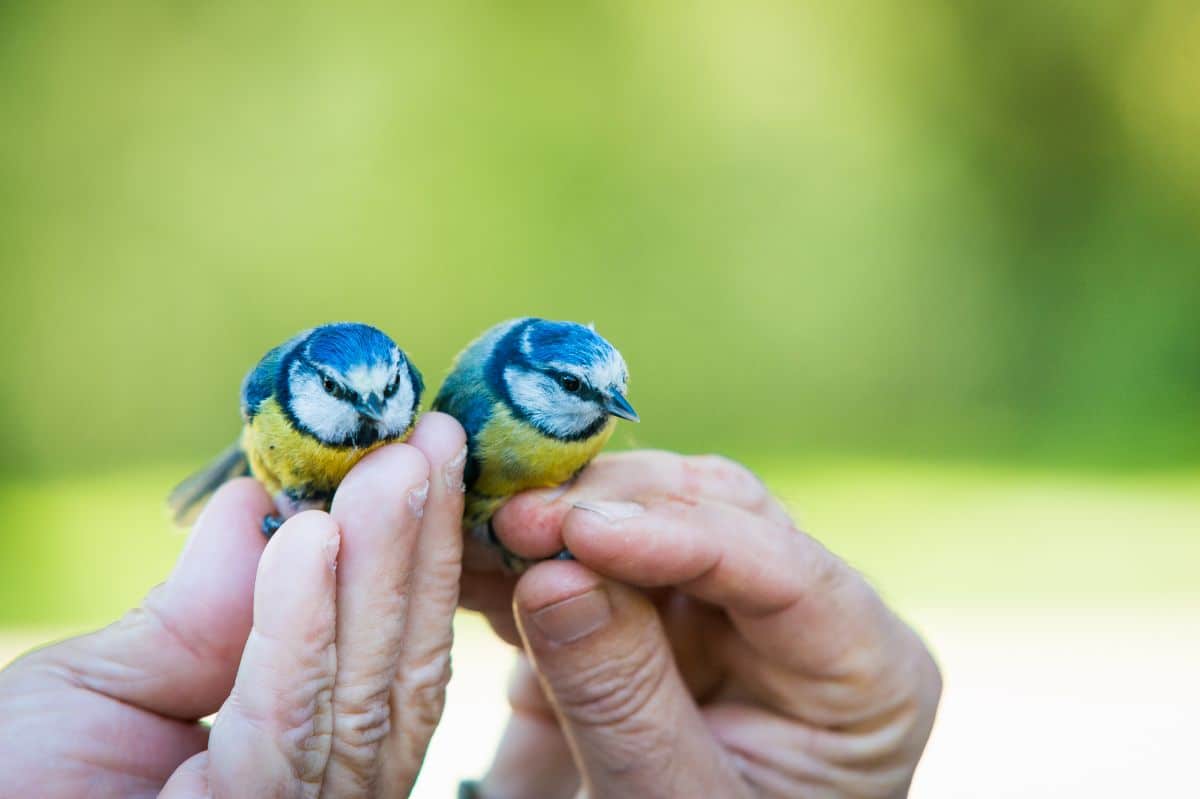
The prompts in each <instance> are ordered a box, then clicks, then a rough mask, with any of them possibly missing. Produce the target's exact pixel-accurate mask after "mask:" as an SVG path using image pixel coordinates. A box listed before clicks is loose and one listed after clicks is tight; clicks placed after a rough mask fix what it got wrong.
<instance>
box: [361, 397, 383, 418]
mask: <svg viewBox="0 0 1200 799" xmlns="http://www.w3.org/2000/svg"><path fill="white" fill-rule="evenodd" d="M354 409H355V410H357V411H358V415H359V416H361V417H363V418H364V419H370V420H371V421H372V422H382V421H383V397H381V396H379V395H378V394H372V395H371V396H369V397H367V398H366V399H365V400H363V401H362V402H360V403H359V404H358V405H356V406H354Z"/></svg>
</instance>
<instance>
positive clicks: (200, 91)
mask: <svg viewBox="0 0 1200 799" xmlns="http://www.w3.org/2000/svg"><path fill="white" fill-rule="evenodd" d="M1198 43H1200V10H1198V9H1197V7H1196V6H1195V5H1194V4H1191V3H1187V2H1152V3H1145V2H1137V3H1135V2H1105V3H1059V4H1048V5H1032V4H1031V5H1029V6H1028V7H1019V8H1018V7H1009V5H1008V4H1001V3H992V2H982V1H979V2H967V3H946V2H940V1H939V0H919V1H918V2H916V3H882V4H881V3H871V4H868V3H850V4H846V3H832V2H820V3H810V4H793V3H784V2H752V3H737V4H730V3H701V4H694V3H688V4H683V3H677V4H667V5H663V4H658V5H646V4H641V3H628V2H625V3H622V2H602V3H585V4H580V5H571V6H570V7H559V6H557V5H554V4H545V5H540V4H518V5H516V6H504V5H499V4H471V3H446V4H438V5H436V7H430V8H407V9H397V8H394V7H393V6H392V5H391V4H377V5H371V4H363V5H360V6H357V7H355V8H353V9H346V8H338V7H334V6H327V5H320V4H318V5H304V4H292V3H286V4H285V3H257V4H235V3H191V2H170V3H136V2H133V3H119V4H112V5H107V6H105V7H103V8H102V7H100V6H96V5H93V4H84V3H54V2H46V3H38V4H32V3H8V4H5V6H4V9H3V10H2V11H0V119H2V120H3V124H0V268H2V272H0V281H2V283H0V289H2V296H3V297H4V298H5V308H4V313H3V314H0V325H2V326H3V328H2V330H3V332H4V334H5V339H6V341H7V342H9V345H8V347H7V348H6V350H5V352H4V355H3V358H4V363H3V369H2V370H0V433H2V435H3V443H4V449H5V457H4V458H3V460H2V461H0V484H2V485H3V487H2V488H0V492H2V494H3V496H4V497H5V498H6V499H5V506H6V507H8V508H9V509H10V510H12V511H13V512H14V513H13V515H10V518H16V519H17V523H13V524H9V525H5V528H6V529H5V531H4V532H3V533H2V536H3V538H2V539H0V543H2V545H3V550H2V552H3V554H4V555H5V557H3V559H2V561H0V586H3V588H0V599H3V600H4V601H2V602H0V623H5V624H15V623H24V622H31V623H42V622H47V623H50V622H55V623H57V622H64V623H71V622H75V621H77V620H79V619H82V618H84V617H88V616H93V615H94V616H96V617H103V616H104V615H105V614H109V613H111V612H113V611H114V610H115V609H116V608H117V607H120V606H121V605H123V604H124V603H126V602H127V601H128V600H129V599H130V598H132V597H136V595H137V592H138V591H140V590H141V587H142V578H143V577H144V576H145V574H152V573H158V572H160V571H161V570H162V568H163V565H164V564H165V563H168V562H169V558H170V556H171V555H172V554H173V552H174V551H175V549H176V548H177V547H178V544H179V541H178V539H177V538H176V537H169V536H164V535H159V534H158V531H159V529H160V528H162V529H165V525H164V524H163V523H162V518H163V517H162V515H161V512H160V508H159V505H158V499H159V497H160V496H161V495H163V494H164V493H165V492H166V491H167V489H168V488H169V487H170V485H171V484H172V483H173V482H174V481H175V480H176V479H177V478H178V477H180V476H181V475H182V474H184V473H186V472H187V471H188V470H189V469H190V468H192V467H193V466H195V465H197V464H199V463H201V462H203V461H204V460H205V459H207V458H208V457H209V456H210V455H211V454H212V453H214V452H215V451H216V450H217V449H219V448H220V447H221V446H223V445H224V444H225V443H226V442H227V441H228V440H230V439H231V438H232V437H233V436H234V435H235V434H236V430H237V426H238V416H237V390H238V384H239V381H240V379H241V376H242V375H243V373H244V372H245V371H246V369H247V368H248V367H249V366H250V365H252V364H253V363H254V361H255V360H256V359H257V358H258V356H259V355H260V354H261V353H262V352H263V351H264V350H266V349H267V348H268V347H270V346H272V345H273V344H275V343H276V342H278V341H280V340H282V339H283V338H285V337H286V336H288V335H289V334H291V333H292V332H294V331H296V330H298V329H300V328H302V327H305V326H308V325H312V324H314V323H317V322H321V321H328V320H335V319H358V320H363V321H368V322H372V323H374V324H377V325H379V326H380V327H382V328H384V329H385V330H387V331H388V332H390V333H391V334H392V335H393V336H394V337H395V338H396V339H397V340H398V341H399V342H401V344H402V346H404V347H405V348H406V349H407V350H408V351H409V353H410V354H411V356H412V357H413V358H414V360H415V361H416V362H417V363H418V364H419V365H420V366H421V368H422V369H423V370H424V371H425V373H426V376H427V378H428V381H429V382H430V384H431V388H435V387H436V386H437V384H438V383H439V381H440V380H441V378H442V376H443V375H444V373H445V367H446V365H447V364H448V363H449V360H450V358H451V357H452V356H453V354H454V353H455V352H456V351H457V350H458V349H459V348H460V347H461V346H462V345H463V344H464V343H465V342H466V341H468V340H469V339H470V338H471V337H473V336H474V335H475V334H476V333H477V332H478V331H479V330H481V329H482V328H484V327H486V326H488V325H490V324H492V323H493V322H495V321H497V320H500V319H503V318H506V317H510V316H514V315H524V314H536V315H543V316H549V317H560V318H571V319H578V320H594V321H595V322H596V323H597V325H598V327H599V329H600V330H601V332H603V333H604V334H606V335H607V336H608V337H609V338H610V339H612V340H613V341H614V342H615V343H616V344H617V345H618V346H619V347H621V348H622V350H623V351H624V353H625V355H626V357H627V359H628V361H629V363H630V367H631V372H632V375H633V380H632V394H631V396H632V398H633V400H634V402H635V404H636V406H637V408H638V409H639V411H640V412H641V414H642V417H643V419H644V420H645V421H644V422H643V423H642V424H641V425H639V426H637V427H636V428H632V427H629V426H626V427H625V428H623V430H622V436H621V437H619V439H618V443H619V444H623V445H626V446H629V445H653V446H660V447H669V448H676V449H682V450H686V451H705V450H716V451H722V452H725V453H728V454H730V455H732V456H734V457H736V458H740V459H743V460H746V461H748V462H750V463H751V464H752V465H755V466H757V467H759V468H760V469H763V470H764V473H765V474H766V475H767V477H768V479H769V480H770V481H772V483H773V484H775V485H776V486H777V487H778V488H779V490H780V491H781V492H784V493H787V491H788V490H789V488H788V487H789V486H795V487H796V492H797V493H798V494H799V495H800V497H801V504H805V503H804V501H805V500H807V501H808V502H813V501H816V502H820V501H822V500H823V499H826V497H824V496H816V497H813V496H811V492H805V491H802V490H801V489H802V486H801V485H800V484H798V483H797V482H796V475H797V474H799V473H800V472H804V474H806V475H810V476H812V475H816V476H822V475H825V474H827V473H828V472H829V471H830V468H832V466H833V465H834V464H838V466H837V469H834V471H836V472H837V473H839V474H843V475H847V477H846V485H848V486H850V487H853V486H855V485H857V484H858V483H859V482H860V480H868V481H870V480H875V481H879V480H882V481H883V482H882V484H883V485H884V488H885V489H886V490H891V489H890V487H891V486H892V482H891V481H892V479H893V477H894V478H896V479H899V480H901V481H904V480H909V479H911V471H912V470H911V468H910V466H911V464H912V463H914V462H921V463H923V464H925V466H924V468H925V471H923V472H922V474H924V475H925V476H926V478H927V479H926V485H927V487H928V488H929V489H930V490H928V491H924V492H922V491H915V492H913V494H912V497H911V503H912V504H913V507H914V508H915V509H916V511H915V512H916V513H917V514H918V515H920V514H923V513H925V512H926V508H927V507H930V506H932V507H935V508H936V507H937V506H938V505H939V504H940V503H941V498H940V496H939V491H938V489H939V487H940V486H942V484H943V483H945V482H946V481H949V483H953V484H958V482H960V481H962V480H963V479H967V478H964V477H963V475H964V474H976V475H978V474H980V471H979V469H978V468H977V467H979V466H985V467H986V466H989V465H990V467H992V468H994V469H999V470H1001V471H1003V472H1004V473H1005V474H1008V475H1012V474H1017V475H1020V474H1023V473H1024V474H1027V475H1028V476H1029V480H1030V481H1031V482H1032V483H1034V484H1040V481H1041V476H1042V475H1046V474H1059V473H1067V474H1071V475H1092V476H1094V477H1096V478H1097V479H1105V478H1104V475H1112V476H1114V479H1115V478H1119V477H1120V476H1121V475H1125V476H1127V477H1129V476H1131V475H1132V476H1134V477H1138V479H1142V480H1143V482H1144V481H1145V480H1146V479H1149V478H1146V475H1156V474H1164V473H1166V474H1174V475H1178V474H1180V473H1183V474H1192V475H1195V474H1196V473H1197V467H1198V466H1200V313H1197V304H1198V302H1200V144H1198V143H1197V142H1198V141H1200V138H1198V135H1200V104H1198V103H1196V102H1195V98H1196V97H1197V96H1200V69H1197V68H1196V66H1197V65H1196V61H1195V53H1196V52H1197V47H1196V45H1197V44H1198ZM855 463H857V464H869V463H884V464H886V465H885V466H883V467H882V468H880V469H874V468H866V469H865V470H862V471H861V472H860V473H859V474H855V473H854V467H853V466H852V465H851V466H846V464H855ZM827 467H828V468H827ZM847 469H849V471H847ZM983 474H984V475H985V476H983V477H980V478H979V481H978V482H979V484H980V485H981V486H985V487H994V486H995V485H997V483H996V482H995V481H994V480H992V479H991V478H990V477H987V476H986V474H987V472H986V469H985V470H984V472H983ZM872 475H873V476H872ZM810 484H811V481H808V480H807V478H806V482H805V483H804V485H805V486H807V485H810ZM1192 487H1194V486H1192ZM1189 493H1190V489H1189V490H1185V491H1184V494H1189ZM918 497H925V498H926V500H927V501H919V500H918ZM878 526H879V525H878V524H876V522H875V520H866V521H865V522H864V524H863V525H862V528H863V530H862V533H861V535H862V537H863V542H864V543H863V547H864V553H865V555H866V556H868V557H869V555H870V553H871V552H872V551H873V550H872V547H873V546H875V547H885V546H887V544H886V542H887V540H888V536H887V535H886V534H885V533H883V532H881V531H875V529H874V528H877V527H878ZM837 534H847V533H846V532H845V531H842V530H834V531H830V535H837ZM1087 534H1088V531H1087V529H1086V527H1084V528H1081V530H1080V535H1081V536H1086V535H1087ZM951 538H952V536H951ZM972 538H979V536H975V537H972ZM855 540H858V539H855ZM970 546H981V544H971V545H970ZM968 549H969V547H968ZM103 552H110V553H112V557H113V561H112V564H111V565H112V568H111V569H108V568H106V569H103V570H96V571H95V572H94V574H95V575H97V577H96V578H95V579H99V575H104V579H108V580H115V581H116V583H117V584H115V585H113V586H112V590H111V591H102V592H100V593H99V595H98V596H99V598H97V599H95V600H93V601H87V600H85V599H84V597H83V596H82V595H81V594H80V593H79V592H80V591H81V588H80V586H83V585H85V584H86V581H81V577H82V573H77V572H88V571H89V570H90V569H92V568H93V567H94V565H95V564H96V563H97V561H96V560H95V558H97V557H100V556H101V553H103ZM85 553H90V554H88V555H86V556H85ZM149 553H153V554H149ZM967 554H968V555H969V554H970V553H969V552H968V553H967ZM968 559H969V558H968ZM889 562H890V561H889ZM72 563H73V564H76V565H75V566H72V565H71V564H72ZM121 564H123V566H124V570H125V572H126V573H127V574H128V575H129V578H128V580H127V581H126V580H125V579H118V577H115V576H114V575H121V573H122V569H121V568H117V567H118V565H121ZM35 566H36V568H35ZM896 572H897V574H899V575H903V574H907V573H908V572H906V571H905V570H903V569H900V568H897V569H896ZM135 574H136V579H135V577H134V575H135ZM1152 583H1153V580H1149V581H1146V587H1152V585H1151V584H1152ZM95 588H96V587H95V586H90V587H88V588H87V592H88V593H89V594H90V593H91V592H92V591H94V589H95ZM109 596H112V597H113V598H112V601H111V602H109V601H106V599H105V598H106V597H109Z"/></svg>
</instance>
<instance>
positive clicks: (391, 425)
mask: <svg viewBox="0 0 1200 799" xmlns="http://www.w3.org/2000/svg"><path fill="white" fill-rule="evenodd" d="M413 399H414V397H413V385H412V381H411V380H409V379H408V373H407V372H401V374H400V387H399V388H398V389H397V390H396V393H395V394H393V395H392V398H391V399H389V400H388V401H387V402H386V403H385V404H384V406H383V424H382V427H383V430H382V431H381V432H382V434H383V437H384V438H393V437H395V436H398V435H400V434H401V433H403V432H404V431H405V430H407V429H408V426H409V425H410V424H411V423H412V417H413Z"/></svg>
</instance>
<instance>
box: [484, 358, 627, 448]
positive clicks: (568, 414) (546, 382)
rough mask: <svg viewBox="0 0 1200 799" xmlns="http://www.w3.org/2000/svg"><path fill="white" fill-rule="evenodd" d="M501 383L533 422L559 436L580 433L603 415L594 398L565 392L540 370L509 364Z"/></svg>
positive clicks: (556, 382)
mask: <svg viewBox="0 0 1200 799" xmlns="http://www.w3.org/2000/svg"><path fill="white" fill-rule="evenodd" d="M504 383H505V385H506V386H507V387H508V393H509V394H510V395H511V396H512V399H513V403H514V404H516V405H517V407H519V408H520V409H521V410H522V411H524V412H525V413H526V415H528V416H529V418H530V420H531V421H532V422H533V423H534V424H535V425H537V426H538V427H540V428H542V429H543V430H546V431H548V432H550V433H551V434H552V435H554V436H558V437H560V438H569V437H571V436H575V435H579V434H580V433H582V432H583V431H584V430H587V429H588V428H589V427H591V426H592V425H593V424H595V423H596V422H597V421H598V420H599V419H600V418H601V417H602V416H604V411H603V410H601V409H600V408H598V407H597V406H596V404H595V403H594V402H590V401H588V400H585V399H582V398H580V397H578V396H576V395H574V394H571V393H569V392H567V391H566V390H564V389H563V388H562V386H560V385H559V384H558V381H556V380H554V379H552V378H551V377H549V376H548V375H544V374H541V373H540V372H525V371H522V370H520V369H516V368H514V367H511V366H510V367H509V368H507V369H505V370H504Z"/></svg>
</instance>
